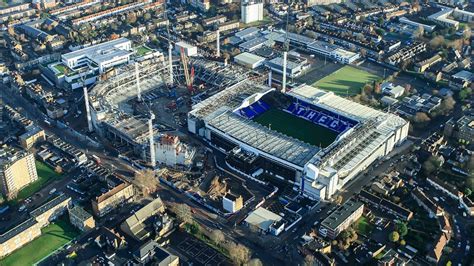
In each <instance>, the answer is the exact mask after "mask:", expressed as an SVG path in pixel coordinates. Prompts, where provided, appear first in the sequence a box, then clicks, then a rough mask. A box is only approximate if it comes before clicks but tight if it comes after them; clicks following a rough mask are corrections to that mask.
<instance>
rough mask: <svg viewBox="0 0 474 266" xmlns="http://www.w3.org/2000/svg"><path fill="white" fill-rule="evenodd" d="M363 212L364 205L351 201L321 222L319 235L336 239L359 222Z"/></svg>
mask: <svg viewBox="0 0 474 266" xmlns="http://www.w3.org/2000/svg"><path fill="white" fill-rule="evenodd" d="M363 211H364V204H363V203H362V202H359V201H355V200H352V199H351V200H349V201H347V202H346V203H344V205H342V206H340V207H339V208H338V209H337V210H336V211H334V212H333V213H331V215H329V216H328V217H327V218H326V219H324V220H323V221H322V222H321V227H320V228H319V233H320V234H321V235H322V236H325V237H328V238H330V239H334V238H336V237H337V236H338V235H339V233H341V232H342V231H343V230H345V229H347V228H348V227H349V226H350V225H351V224H352V223H354V222H355V221H357V219H359V218H360V217H361V216H362V213H363Z"/></svg>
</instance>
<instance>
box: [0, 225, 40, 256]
mask: <svg viewBox="0 0 474 266" xmlns="http://www.w3.org/2000/svg"><path fill="white" fill-rule="evenodd" d="M40 235H41V226H40V224H39V223H38V222H37V221H36V220H35V219H34V218H29V219H28V220H26V221H24V222H22V223H20V224H18V225H17V226H15V227H13V228H12V229H10V230H8V231H6V232H5V233H3V234H2V235H0V258H3V257H5V256H7V255H8V254H10V253H12V252H13V251H15V250H17V249H19V248H21V247H22V246H24V245H26V244H28V243H29V242H31V241H33V240H34V239H35V238H37V237H39V236H40Z"/></svg>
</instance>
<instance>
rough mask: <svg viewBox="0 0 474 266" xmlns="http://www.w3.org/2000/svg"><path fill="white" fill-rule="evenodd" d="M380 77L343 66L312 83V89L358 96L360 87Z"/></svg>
mask: <svg viewBox="0 0 474 266" xmlns="http://www.w3.org/2000/svg"><path fill="white" fill-rule="evenodd" d="M379 78H380V77H379V76H377V75H373V74H371V73H369V72H367V71H363V70H360V69H357V68H355V67H351V66H345V67H343V68H341V69H339V70H337V71H336V72H334V73H332V74H330V75H328V76H326V77H324V78H322V79H320V80H318V81H316V82H315V83H313V86H314V87H318V88H320V89H323V90H327V91H333V92H334V93H335V94H337V95H341V96H354V95H356V94H359V93H360V91H361V89H362V87H363V86H364V85H365V84H366V83H369V82H372V81H374V80H378V79H379Z"/></svg>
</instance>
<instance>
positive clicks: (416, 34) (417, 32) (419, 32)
mask: <svg viewBox="0 0 474 266" xmlns="http://www.w3.org/2000/svg"><path fill="white" fill-rule="evenodd" d="M423 34H425V29H424V28H423V26H421V25H420V26H419V27H418V29H416V30H415V31H414V32H413V34H412V36H413V38H415V39H420V38H421V37H423Z"/></svg>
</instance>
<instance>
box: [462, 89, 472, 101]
mask: <svg viewBox="0 0 474 266" xmlns="http://www.w3.org/2000/svg"><path fill="white" fill-rule="evenodd" d="M471 94H472V89H471V88H464V89H462V90H461V91H459V98H460V99H461V100H465V99H467V98H469V97H470V96H471Z"/></svg>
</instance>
